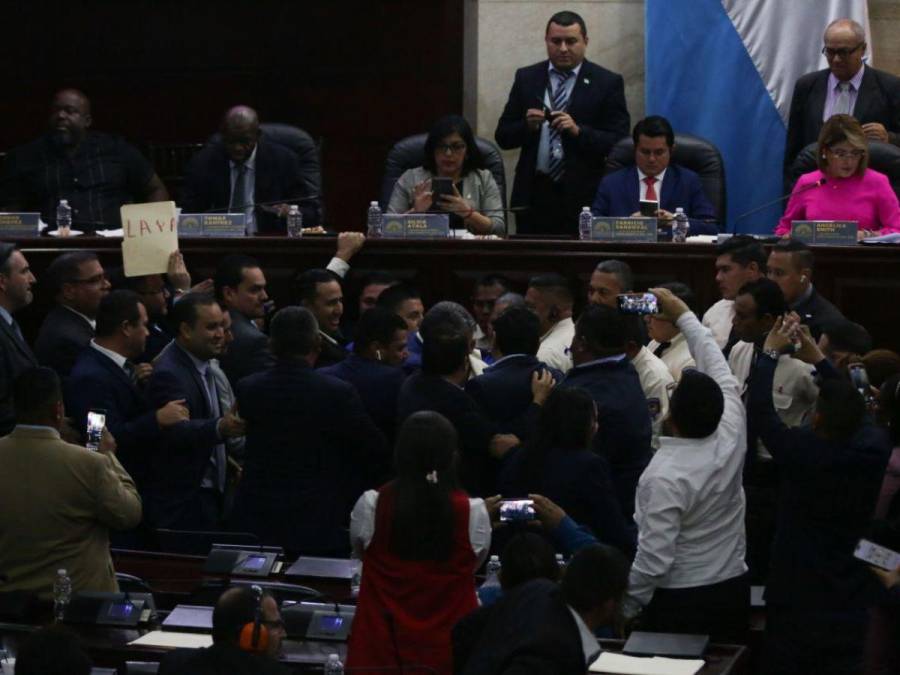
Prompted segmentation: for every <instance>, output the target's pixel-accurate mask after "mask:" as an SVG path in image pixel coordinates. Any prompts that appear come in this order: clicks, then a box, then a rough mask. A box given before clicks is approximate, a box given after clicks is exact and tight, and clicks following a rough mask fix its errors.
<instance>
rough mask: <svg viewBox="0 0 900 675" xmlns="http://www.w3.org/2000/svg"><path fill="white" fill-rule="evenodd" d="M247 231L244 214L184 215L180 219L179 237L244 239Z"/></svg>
mask: <svg viewBox="0 0 900 675" xmlns="http://www.w3.org/2000/svg"><path fill="white" fill-rule="evenodd" d="M246 231H247V216H246V214H243V213H182V214H181V215H180V216H179V217H178V236H179V237H243V236H245V234H246Z"/></svg>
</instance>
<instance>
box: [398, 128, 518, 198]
mask: <svg viewBox="0 0 900 675" xmlns="http://www.w3.org/2000/svg"><path fill="white" fill-rule="evenodd" d="M426 138H428V134H416V135H415V136H407V137H406V138H404V139H403V140H401V141H398V142H397V143H395V144H394V147H393V148H391V150H390V152H388V155H387V159H386V160H385V162H384V178H383V179H382V181H381V208H383V209H386V208H387V205H388V202H389V201H391V193H392V192H393V191H394V184H395V183H396V182H397V179H398V178H400V176H401V175H402V174H403V172H404V171H407V170H408V169H414V168H415V167H417V166H422V164H423V163H424V162H425V139H426ZM475 143H476V145H478V149H479V150H480V151H481V155H482V157H484V168H485V169H487V170H488V171H490V172H491V173H492V174H493V176H494V180H495V181H497V187H498V188H499V189H500V199H501V200H502V201H503V208H504V209H505V208H506V170H505V169H504V168H503V156H502V155H501V154H500V148H498V147H497V146H496V145H494V144H493V143H492V142H491V141H489V140H487V139H486V138H481V137H479V136H476V137H475Z"/></svg>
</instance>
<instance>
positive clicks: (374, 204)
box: [369, 200, 378, 206]
mask: <svg viewBox="0 0 900 675" xmlns="http://www.w3.org/2000/svg"><path fill="white" fill-rule="evenodd" d="M369 206H378V202H376V201H374V200H373V201H371V202H369Z"/></svg>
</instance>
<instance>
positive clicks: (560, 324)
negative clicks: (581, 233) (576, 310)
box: [525, 274, 575, 373]
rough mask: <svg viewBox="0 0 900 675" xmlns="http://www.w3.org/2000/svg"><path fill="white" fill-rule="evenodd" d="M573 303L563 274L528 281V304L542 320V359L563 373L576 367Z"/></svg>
mask: <svg viewBox="0 0 900 675" xmlns="http://www.w3.org/2000/svg"><path fill="white" fill-rule="evenodd" d="M573 302H574V299H573V297H572V290H571V289H570V288H569V284H568V283H567V282H566V280H565V279H564V278H563V277H562V276H560V275H559V274H542V275H539V276H536V277H532V278H531V279H530V280H529V282H528V292H527V293H525V305H526V307H528V309H530V310H531V311H532V312H534V313H535V314H537V316H538V319H540V320H541V346H540V347H539V348H538V353H537V357H538V360H539V361H543V362H544V363H546V364H547V365H548V366H550V367H551V368H556V369H557V370H559V371H561V372H563V373H566V372H568V371H569V370H570V369H571V368H572V357H571V355H570V354H569V347H570V346H571V345H572V338H573V337H575V322H574V321H572V304H573Z"/></svg>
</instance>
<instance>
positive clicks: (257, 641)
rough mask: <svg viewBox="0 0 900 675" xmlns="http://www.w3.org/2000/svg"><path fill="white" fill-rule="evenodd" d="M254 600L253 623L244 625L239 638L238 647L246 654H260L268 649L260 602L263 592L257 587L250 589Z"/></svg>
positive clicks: (267, 635) (266, 630) (267, 636)
mask: <svg viewBox="0 0 900 675" xmlns="http://www.w3.org/2000/svg"><path fill="white" fill-rule="evenodd" d="M250 590H251V591H252V592H253V597H254V598H255V600H256V609H255V610H254V612H253V623H246V624H244V627H243V628H241V637H240V640H239V641H238V645H239V646H240V648H241V649H243V650H244V651H247V652H253V653H257V654H258V653H262V652H265V651H266V650H267V649H268V648H269V629H268V628H267V627H266V626H265V625H264V624H263V616H262V601H263V591H262V588H260V587H259V586H257V585H255V584H254V585H253V586H251V587H250Z"/></svg>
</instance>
